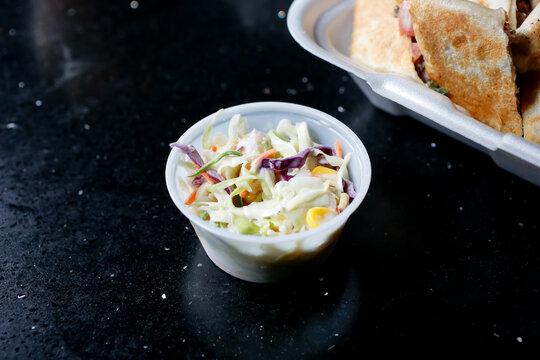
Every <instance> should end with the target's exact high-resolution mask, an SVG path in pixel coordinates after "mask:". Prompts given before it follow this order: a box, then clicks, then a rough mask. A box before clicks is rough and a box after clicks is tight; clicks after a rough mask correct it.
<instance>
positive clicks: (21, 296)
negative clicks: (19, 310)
mask: <svg viewBox="0 0 540 360" xmlns="http://www.w3.org/2000/svg"><path fill="white" fill-rule="evenodd" d="M25 297H26V294H19V295H17V299H24V298H25Z"/></svg>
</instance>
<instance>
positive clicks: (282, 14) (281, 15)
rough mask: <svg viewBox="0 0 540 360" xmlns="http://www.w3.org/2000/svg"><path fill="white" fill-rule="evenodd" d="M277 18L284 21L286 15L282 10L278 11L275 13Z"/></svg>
mask: <svg viewBox="0 0 540 360" xmlns="http://www.w3.org/2000/svg"><path fill="white" fill-rule="evenodd" d="M277 16H278V18H280V19H285V16H287V13H286V12H285V11H283V10H280V11H278V13H277Z"/></svg>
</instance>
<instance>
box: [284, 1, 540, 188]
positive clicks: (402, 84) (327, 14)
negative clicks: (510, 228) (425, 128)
mask: <svg viewBox="0 0 540 360" xmlns="http://www.w3.org/2000/svg"><path fill="white" fill-rule="evenodd" d="M355 2H356V0H344V1H340V0H295V1H294V2H293V3H292V5H291V7H290V9H289V12H288V15H287V25H288V27H289V31H290V33H291V35H292V36H293V38H294V39H295V40H296V41H297V42H298V43H299V44H300V45H301V46H302V47H304V48H305V49H306V50H307V51H309V52H311V53H313V54H314V55H316V56H318V57H320V58H321V59H323V60H326V61H328V62H329V63H331V64H334V65H336V66H338V67H340V68H342V69H343V70H346V71H348V72H349V73H350V74H351V76H352V78H353V79H354V80H355V81H356V83H357V84H358V86H359V87H360V88H361V89H362V91H363V92H364V94H365V95H366V96H367V98H368V99H369V100H370V102H371V103H372V104H373V105H374V106H376V107H378V108H380V109H381V110H384V111H386V112H388V113H390V114H392V115H409V116H411V117H413V118H415V119H417V120H419V121H421V122H422V123H424V124H426V125H429V126H431V127H433V128H435V129H437V130H439V131H441V132H443V133H445V134H447V135H449V136H451V137H453V138H455V139H457V140H459V141H462V142H464V143H466V144H468V145H470V146H472V147H474V148H476V149H478V150H480V151H482V152H484V153H486V154H489V155H490V156H491V158H492V159H493V161H495V163H496V164H497V165H498V166H500V167H501V168H503V169H505V170H507V171H509V172H511V173H513V174H515V175H517V176H519V177H521V178H523V179H525V180H528V181H530V182H532V183H534V184H536V185H540V145H537V144H534V143H532V142H530V141H528V140H525V139H524V138H521V137H519V136H516V135H514V134H503V133H501V132H499V131H497V130H494V129H492V128H490V127H489V126H487V125H484V124H482V123H481V122H479V121H477V120H475V119H473V118H471V117H470V116H468V115H467V114H466V112H464V111H460V110H459V109H458V108H457V107H456V106H455V105H454V104H453V103H452V102H451V101H450V100H449V99H448V98H447V97H446V96H444V95H441V94H439V93H437V92H435V91H433V90H431V89H429V88H428V87H427V86H425V85H423V84H419V83H417V82H415V81H413V80H411V79H408V78H406V77H404V76H400V75H394V74H388V73H380V72H376V71H374V70H371V69H370V68H368V67H366V66H362V65H359V64H357V63H355V62H354V61H353V60H352V59H351V58H349V45H350V42H351V35H352V28H353V15H354V5H355Z"/></svg>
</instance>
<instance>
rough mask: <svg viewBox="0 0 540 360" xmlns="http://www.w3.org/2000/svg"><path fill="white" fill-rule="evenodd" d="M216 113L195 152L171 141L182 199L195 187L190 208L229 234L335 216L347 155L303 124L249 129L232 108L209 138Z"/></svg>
mask: <svg viewBox="0 0 540 360" xmlns="http://www.w3.org/2000/svg"><path fill="white" fill-rule="evenodd" d="M220 114H221V111H218V112H217V113H216V115H215V116H214V119H213V120H211V121H210V122H209V124H208V125H207V126H206V128H205V130H204V133H203V149H202V150H201V151H200V153H199V152H197V150H196V149H195V148H194V147H193V146H192V145H190V144H187V145H184V144H178V143H173V144H171V146H173V147H177V148H179V149H180V150H181V151H182V152H184V153H185V154H186V156H185V158H184V159H183V160H181V161H180V162H179V166H180V167H181V168H182V169H183V170H184V172H185V174H186V175H185V176H181V177H180V178H179V179H178V186H179V188H180V189H181V190H182V191H183V192H185V193H186V198H187V197H188V195H189V194H190V193H191V192H193V191H196V197H195V201H193V202H192V203H190V204H189V207H190V209H191V210H192V211H193V212H194V213H196V214H197V215H198V216H200V217H201V218H202V219H203V220H205V221H210V222H212V223H214V224H216V225H218V226H220V227H223V228H226V229H228V230H229V231H232V232H236V233H243V234H252V235H263V236H275V235H284V234H291V233H296V232H300V231H305V230H308V229H310V228H313V227H315V226H318V225H319V224H320V223H322V222H324V221H326V220H328V219H326V217H328V216H330V215H331V216H335V215H337V213H339V210H338V205H340V203H339V202H340V196H341V194H348V195H349V196H350V197H352V196H351V195H354V194H355V192H354V187H353V184H352V182H351V181H350V179H349V173H348V170H347V166H348V164H349V161H350V159H351V154H346V155H345V157H344V158H343V159H342V158H340V157H337V156H335V151H334V149H333V148H331V147H328V146H319V145H318V144H317V143H315V142H314V141H313V140H312V139H311V136H310V135H309V129H308V126H307V124H306V123H305V122H299V123H296V124H292V123H291V122H290V121H289V120H287V119H283V120H281V121H280V122H279V124H278V126H277V127H276V129H275V130H270V131H269V132H268V133H263V132H261V131H258V130H252V131H248V126H247V122H246V121H245V120H244V119H243V118H242V117H241V116H240V115H238V114H237V115H234V116H233V117H232V118H231V120H230V122H229V127H228V133H227V135H225V134H222V133H217V134H215V135H214V136H213V137H211V131H212V124H213V122H214V120H215V119H216V118H218V116H219V115H220ZM210 148H212V150H209V149H210ZM216 150H217V151H216ZM321 169H322V170H321ZM321 171H322V172H321ZM319 172H321V173H320V174H319ZM189 175H192V176H193V177H189ZM210 180H211V181H210ZM345 197H347V195H345ZM347 204H348V203H347ZM341 207H343V203H342V204H341ZM320 209H323V210H320ZM324 214H330V215H328V216H323V215H324ZM331 216H330V217H331Z"/></svg>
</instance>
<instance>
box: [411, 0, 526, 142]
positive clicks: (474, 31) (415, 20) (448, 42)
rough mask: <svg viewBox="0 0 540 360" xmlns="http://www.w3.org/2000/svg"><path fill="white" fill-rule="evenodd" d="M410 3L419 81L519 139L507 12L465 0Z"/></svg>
mask: <svg viewBox="0 0 540 360" xmlns="http://www.w3.org/2000/svg"><path fill="white" fill-rule="evenodd" d="M409 2H410V16H411V23H412V28H413V33H414V38H412V39H414V40H413V41H416V43H417V44H418V45H417V46H418V49H419V52H420V54H421V57H422V61H423V63H422V68H423V69H424V70H425V74H424V77H422V79H423V80H424V81H426V82H427V83H429V84H430V85H431V86H433V87H436V88H439V89H444V92H445V93H446V95H447V96H448V97H449V98H450V99H451V100H452V102H454V103H455V104H457V105H459V106H461V107H463V108H465V109H466V110H467V111H468V112H469V113H470V115H471V116H472V117H473V118H475V119H477V120H479V121H481V122H483V123H485V124H486V125H489V126H490V127H492V128H494V129H496V130H499V131H502V132H505V133H507V132H510V133H513V134H516V135H518V136H522V135H523V123H522V118H521V116H520V114H519V112H518V101H517V97H516V94H517V87H516V75H515V69H514V65H513V61H512V57H511V53H510V43H509V38H508V33H507V31H508V25H507V18H506V13H505V11H504V10H502V9H497V10H494V9H490V8H487V7H485V6H482V5H480V4H476V3H473V2H470V1H465V0H410V1H409ZM400 11H402V9H401V8H400ZM408 30H410V29H408ZM417 61H418V60H417Z"/></svg>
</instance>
